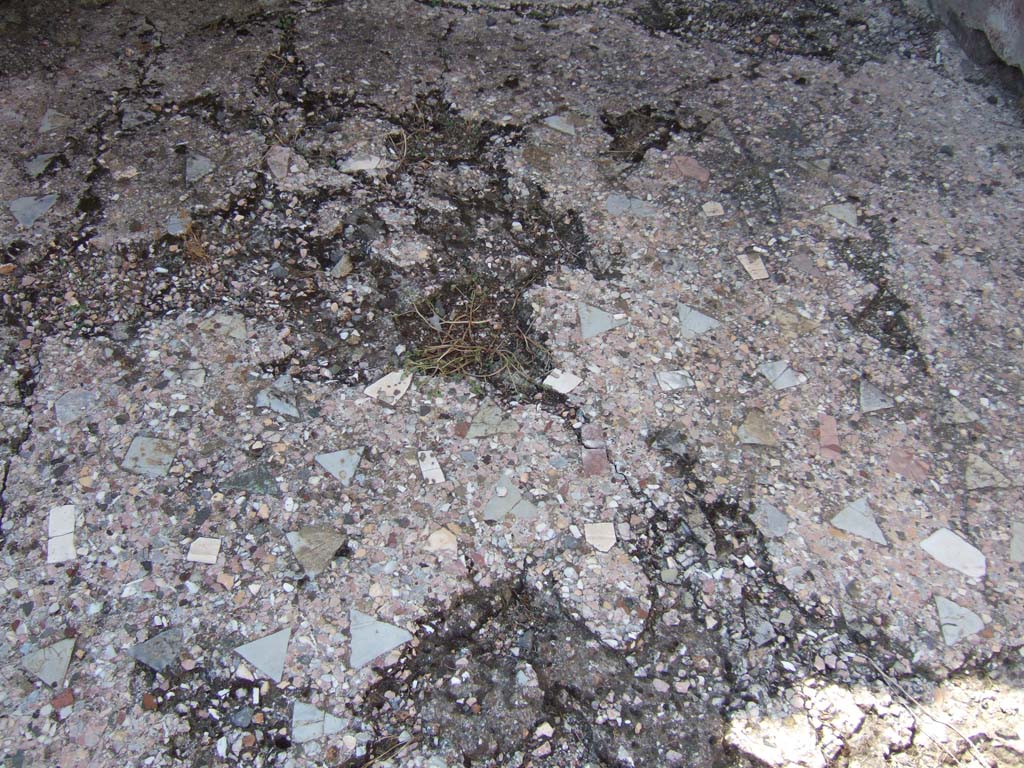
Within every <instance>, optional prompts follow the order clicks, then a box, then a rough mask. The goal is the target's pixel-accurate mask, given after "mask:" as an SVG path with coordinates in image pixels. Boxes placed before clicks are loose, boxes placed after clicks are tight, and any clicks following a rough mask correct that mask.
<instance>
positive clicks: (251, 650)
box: [235, 628, 292, 683]
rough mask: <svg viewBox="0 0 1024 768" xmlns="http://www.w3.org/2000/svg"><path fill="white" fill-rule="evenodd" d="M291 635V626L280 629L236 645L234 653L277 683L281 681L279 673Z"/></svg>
mask: <svg viewBox="0 0 1024 768" xmlns="http://www.w3.org/2000/svg"><path fill="white" fill-rule="evenodd" d="M291 636H292V631H291V628H288V629H282V630H281V631H279V632H275V633H274V634H272V635H267V636H266V637H261V638H260V639H259V640H253V641H252V642H251V643H246V644H245V645H240V646H238V647H237V648H235V653H237V654H238V655H239V656H241V657H242V658H243V659H245V660H246V661H248V662H249V663H250V664H252V665H253V666H254V667H256V669H258V670H259V671H260V672H262V673H263V674H265V675H266V676H267V677H269V678H270V679H271V680H273V681H274V682H275V683H277V682H280V681H281V675H282V674H283V673H284V660H285V657H286V656H287V655H288V641H289V640H290V639H291Z"/></svg>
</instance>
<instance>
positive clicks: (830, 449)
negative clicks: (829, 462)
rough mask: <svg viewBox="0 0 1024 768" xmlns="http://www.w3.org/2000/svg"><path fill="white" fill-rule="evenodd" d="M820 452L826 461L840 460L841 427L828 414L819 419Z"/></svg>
mask: <svg viewBox="0 0 1024 768" xmlns="http://www.w3.org/2000/svg"><path fill="white" fill-rule="evenodd" d="M818 452H819V453H820V454H821V457H822V458H824V459H838V458H839V456H840V453H839V425H838V424H836V420H835V419H834V418H832V417H831V416H829V415H827V414H824V413H823V414H821V416H819V417H818Z"/></svg>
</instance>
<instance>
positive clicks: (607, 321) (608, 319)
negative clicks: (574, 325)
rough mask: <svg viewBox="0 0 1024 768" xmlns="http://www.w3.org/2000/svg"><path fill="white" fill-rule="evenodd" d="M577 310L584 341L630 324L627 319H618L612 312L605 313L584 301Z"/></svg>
mask: <svg viewBox="0 0 1024 768" xmlns="http://www.w3.org/2000/svg"><path fill="white" fill-rule="evenodd" d="M576 308H577V311H578V312H579V316H580V334H581V335H582V336H583V338H584V339H592V338H594V337H595V336H599V335H601V334H602V333H605V332H606V331H610V330H612V329H613V328H619V327H620V326H623V325H626V323H628V322H629V319H628V318H626V317H616V316H615V315H613V314H612V313H611V312H605V311H604V310H603V309H598V308H597V307H592V306H590V305H589V304H584V303H583V302H582V301H581V302H579V303H577V305H576Z"/></svg>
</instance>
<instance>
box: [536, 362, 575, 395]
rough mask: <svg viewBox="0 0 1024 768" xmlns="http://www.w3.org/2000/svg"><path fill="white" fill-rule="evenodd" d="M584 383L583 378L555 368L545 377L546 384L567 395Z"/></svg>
mask: <svg viewBox="0 0 1024 768" xmlns="http://www.w3.org/2000/svg"><path fill="white" fill-rule="evenodd" d="M582 383H583V379H581V378H580V377H579V376H576V375H574V374H572V373H568V372H566V371H561V370H559V369H558V368H555V369H554V370H553V371H551V373H549V374H548V375H547V378H545V379H544V386H545V387H548V388H550V389H553V390H555V392H558V393H559V394H562V395H567V394H569V393H570V392H572V391H573V390H574V389H576V387H578V386H579V385H580V384H582Z"/></svg>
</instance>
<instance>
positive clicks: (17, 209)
mask: <svg viewBox="0 0 1024 768" xmlns="http://www.w3.org/2000/svg"><path fill="white" fill-rule="evenodd" d="M56 202H57V196H56V195H43V196H42V197H19V198H18V199H17V200H12V201H11V202H10V203H8V205H7V207H8V208H9V209H10V211H11V214H12V215H13V216H14V218H15V219H16V220H17V222H18V223H19V224H20V225H21V226H23V227H31V226H32V225H33V224H35V223H36V222H37V221H38V220H39V218H40V217H41V216H42V215H43V214H44V213H46V212H47V211H48V210H50V209H51V208H53V205H54V203H56Z"/></svg>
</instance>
